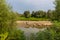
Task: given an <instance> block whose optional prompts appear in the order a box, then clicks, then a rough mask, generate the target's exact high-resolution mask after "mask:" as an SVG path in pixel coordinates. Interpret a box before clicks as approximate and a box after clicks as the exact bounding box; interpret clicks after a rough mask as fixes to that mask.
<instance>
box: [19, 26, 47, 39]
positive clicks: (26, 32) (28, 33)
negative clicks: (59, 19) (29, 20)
mask: <svg viewBox="0 0 60 40" xmlns="http://www.w3.org/2000/svg"><path fill="white" fill-rule="evenodd" d="M19 29H20V30H22V31H24V35H25V36H26V40H30V39H31V38H30V36H31V35H36V33H38V32H39V31H44V30H45V29H46V28H42V29H39V28H32V27H30V28H24V27H20V28H19Z"/></svg>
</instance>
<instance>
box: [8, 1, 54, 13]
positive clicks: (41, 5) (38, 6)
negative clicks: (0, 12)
mask: <svg viewBox="0 0 60 40" xmlns="http://www.w3.org/2000/svg"><path fill="white" fill-rule="evenodd" d="M53 2H54V0H7V3H8V4H9V5H10V6H11V7H12V9H13V11H15V12H18V13H23V12H24V11H28V10H29V11H30V12H31V11H38V10H44V11H47V10H49V9H51V10H54V7H55V5H54V4H53Z"/></svg>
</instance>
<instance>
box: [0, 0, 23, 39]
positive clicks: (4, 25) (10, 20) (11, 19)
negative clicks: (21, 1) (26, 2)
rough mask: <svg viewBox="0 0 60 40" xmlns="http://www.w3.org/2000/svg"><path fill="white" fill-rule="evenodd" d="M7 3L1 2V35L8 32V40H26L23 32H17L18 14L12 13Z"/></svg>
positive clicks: (1, 0) (3, 0)
mask: <svg viewBox="0 0 60 40" xmlns="http://www.w3.org/2000/svg"><path fill="white" fill-rule="evenodd" d="M5 1H6V0H0V34H4V33H6V32H8V37H7V39H6V40H10V39H11V40H13V39H12V38H14V40H17V39H18V40H24V37H23V36H24V35H23V32H21V31H18V30H16V23H15V22H16V18H17V17H16V14H15V13H14V12H13V11H11V9H10V8H9V6H8V5H6V2H5ZM11 37H12V38H11ZM4 39H5V38H4Z"/></svg>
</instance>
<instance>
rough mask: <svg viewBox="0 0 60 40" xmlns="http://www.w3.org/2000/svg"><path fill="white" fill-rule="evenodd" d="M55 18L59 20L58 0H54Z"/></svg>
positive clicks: (59, 0) (59, 6)
mask: <svg viewBox="0 0 60 40" xmlns="http://www.w3.org/2000/svg"><path fill="white" fill-rule="evenodd" d="M55 5H56V7H55V9H56V19H57V20H60V0H55Z"/></svg>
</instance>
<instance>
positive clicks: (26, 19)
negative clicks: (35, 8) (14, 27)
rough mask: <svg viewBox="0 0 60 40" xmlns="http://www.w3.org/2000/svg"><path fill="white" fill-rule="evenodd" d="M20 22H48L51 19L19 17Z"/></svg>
mask: <svg viewBox="0 0 60 40" xmlns="http://www.w3.org/2000/svg"><path fill="white" fill-rule="evenodd" d="M18 20H20V21H46V20H49V19H47V18H34V17H30V18H25V17H18Z"/></svg>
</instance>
